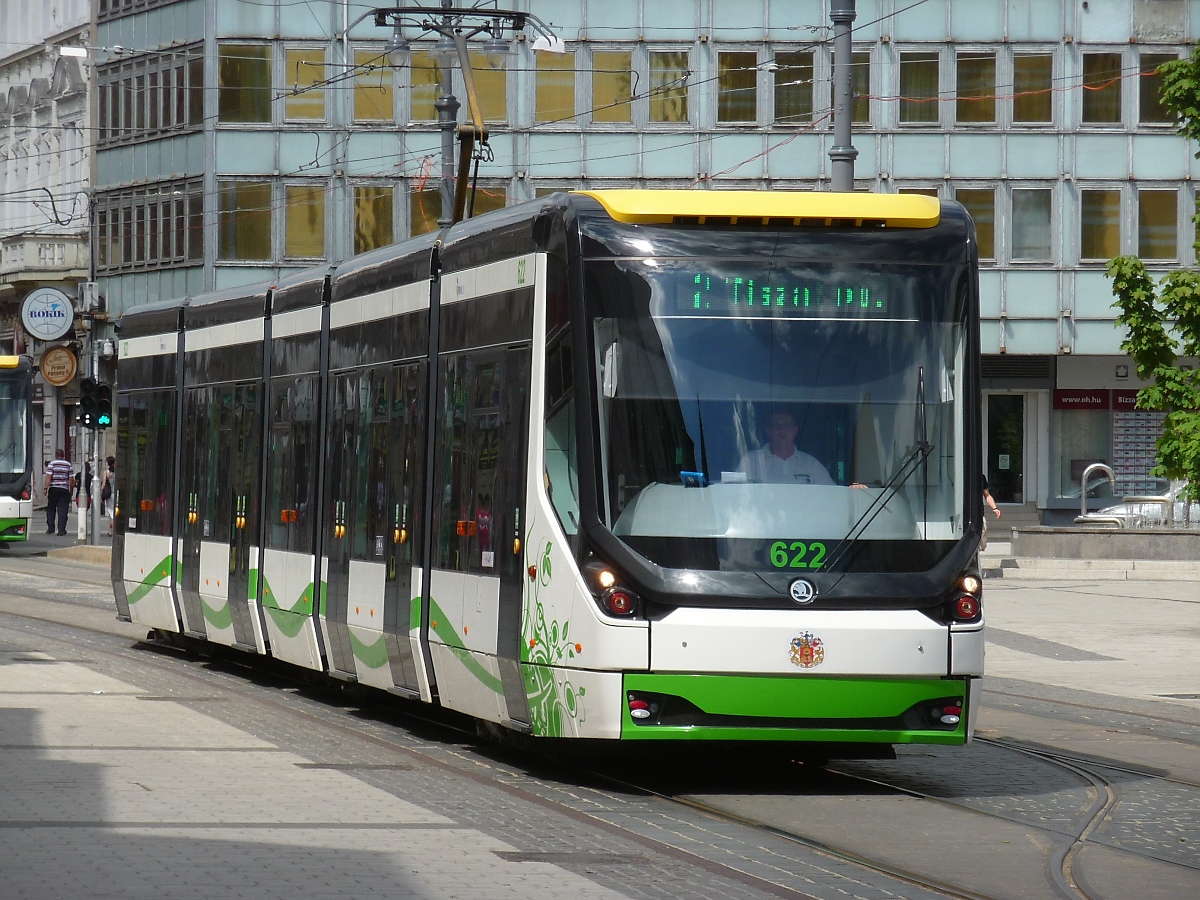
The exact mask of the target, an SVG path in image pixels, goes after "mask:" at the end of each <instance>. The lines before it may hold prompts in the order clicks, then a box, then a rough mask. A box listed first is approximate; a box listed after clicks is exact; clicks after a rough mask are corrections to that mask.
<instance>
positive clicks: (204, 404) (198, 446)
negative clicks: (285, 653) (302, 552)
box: [180, 384, 259, 647]
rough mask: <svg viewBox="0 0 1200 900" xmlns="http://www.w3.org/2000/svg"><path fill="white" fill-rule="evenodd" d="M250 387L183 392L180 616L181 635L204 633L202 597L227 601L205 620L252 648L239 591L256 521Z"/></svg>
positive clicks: (244, 588)
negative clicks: (183, 627) (184, 630)
mask: <svg viewBox="0 0 1200 900" xmlns="http://www.w3.org/2000/svg"><path fill="white" fill-rule="evenodd" d="M258 395H259V390H258V387H257V386H256V385H252V384H243V385H235V384H223V385H217V386H214V387H204V388H196V389H193V390H191V391H189V393H188V398H187V401H186V407H185V408H186V415H187V420H186V424H185V428H184V441H185V445H184V453H185V456H184V491H183V493H184V505H185V510H184V524H183V568H182V572H181V573H180V581H181V584H182V587H183V591H182V594H183V598H182V599H183V606H184V615H185V618H186V620H187V627H188V630H190V631H193V632H197V633H207V632H209V631H211V630H212V629H209V628H207V627H206V626H205V623H204V606H205V605H206V604H205V603H204V602H203V601H202V600H201V598H200V594H201V593H204V594H205V595H207V596H209V597H210V598H211V599H210V600H209V601H208V603H207V605H208V606H210V607H213V605H214V603H217V602H219V601H217V600H216V599H215V598H217V597H227V598H228V600H227V604H228V606H227V608H228V614H229V622H228V623H226V622H225V621H224V611H223V610H221V609H220V608H213V609H212V611H211V612H210V615H211V616H212V617H213V620H214V622H215V623H216V624H215V625H214V627H215V628H216V629H218V630H221V629H224V628H229V627H232V630H233V633H232V638H233V641H234V642H235V643H237V644H242V645H244V646H248V647H255V646H256V641H255V636H254V635H255V631H254V625H253V623H252V621H251V615H252V613H251V611H250V604H249V600H248V599H247V592H248V590H249V580H250V567H251V559H250V544H251V541H252V536H253V534H254V528H255V523H256V522H257V517H258V501H259V498H258V489H257V487H258V482H257V479H258V465H259V454H258V441H259V427H258V415H259V410H258V400H259V396H258Z"/></svg>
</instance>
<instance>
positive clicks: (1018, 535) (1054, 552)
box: [1012, 525, 1200, 563]
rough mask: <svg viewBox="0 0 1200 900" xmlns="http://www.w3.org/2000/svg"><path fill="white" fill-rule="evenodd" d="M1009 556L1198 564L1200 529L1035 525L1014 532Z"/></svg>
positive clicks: (1199, 559)
mask: <svg viewBox="0 0 1200 900" xmlns="http://www.w3.org/2000/svg"><path fill="white" fill-rule="evenodd" d="M1012 555H1013V556H1015V557H1018V558H1022V559H1025V558H1028V559H1078V560H1097V561H1099V560H1128V559H1147V560H1166V561H1172V562H1193V563H1200V528H1188V529H1183V528H1176V529H1172V530H1170V531H1167V530H1162V531H1149V530H1139V531H1134V530H1132V529H1118V528H1086V527H1083V526H1078V525H1077V526H1075V527H1072V528H1053V527H1050V526H1045V525H1038V526H1033V527H1030V528H1022V529H1020V530H1014V531H1013V536H1012Z"/></svg>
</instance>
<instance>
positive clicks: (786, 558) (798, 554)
mask: <svg viewBox="0 0 1200 900" xmlns="http://www.w3.org/2000/svg"><path fill="white" fill-rule="evenodd" d="M825 552H826V551H825V545H824V544H822V543H821V542H820V541H812V542H811V543H805V542H804V541H792V542H791V543H789V542H787V541H776V542H775V543H773V544H772V545H771V565H773V566H774V567H775V568H777V569H819V568H821V562H822V561H823V560H824V559H825Z"/></svg>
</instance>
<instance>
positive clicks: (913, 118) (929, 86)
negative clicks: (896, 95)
mask: <svg viewBox="0 0 1200 900" xmlns="http://www.w3.org/2000/svg"><path fill="white" fill-rule="evenodd" d="M900 121H901V122H913V123H922V122H937V121H938V54H937V53H901V54H900Z"/></svg>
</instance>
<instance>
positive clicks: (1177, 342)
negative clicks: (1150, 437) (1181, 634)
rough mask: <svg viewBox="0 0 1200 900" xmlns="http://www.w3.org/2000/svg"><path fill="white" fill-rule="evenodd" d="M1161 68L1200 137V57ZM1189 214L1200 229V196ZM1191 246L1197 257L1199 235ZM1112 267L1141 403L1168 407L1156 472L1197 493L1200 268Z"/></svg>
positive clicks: (1168, 95)
mask: <svg viewBox="0 0 1200 900" xmlns="http://www.w3.org/2000/svg"><path fill="white" fill-rule="evenodd" d="M1158 74H1159V75H1161V76H1162V80H1163V87H1162V91H1161V93H1160V95H1159V96H1160V100H1161V102H1162V104H1163V105H1164V106H1165V107H1166V108H1167V109H1169V110H1170V111H1171V112H1172V113H1173V114H1174V115H1175V116H1176V121H1177V122H1178V130H1179V133H1180V134H1182V135H1183V136H1184V137H1187V138H1189V139H1191V140H1196V141H1200V57H1198V56H1193V57H1192V58H1190V59H1181V60H1176V61H1174V62H1169V63H1166V64H1165V65H1163V66H1161V67H1159V69H1158ZM1196 156H1197V158H1200V152H1197V153H1196ZM1192 221H1193V222H1195V223H1196V224H1197V229H1198V234H1200V201H1198V209H1197V212H1196V214H1195V215H1193V216H1192ZM1194 246H1195V248H1196V256H1197V258H1198V259H1200V237H1198V238H1197V241H1196V244H1195V245H1194ZM1107 274H1108V277H1109V278H1111V279H1112V282H1113V294H1114V295H1115V296H1116V298H1117V302H1116V303H1114V304H1113V306H1115V307H1117V308H1118V309H1119V310H1120V314H1119V315H1118V316H1117V324H1118V325H1124V326H1125V327H1126V328H1128V329H1129V333H1128V335H1127V336H1126V338H1125V340H1124V341H1123V342H1122V343H1121V349H1122V350H1124V351H1125V352H1126V353H1128V354H1129V355H1130V357H1131V358H1132V359H1133V361H1134V363H1135V364H1136V365H1137V374H1138V377H1139V378H1141V379H1143V380H1145V381H1149V382H1151V384H1149V385H1148V386H1147V387H1144V388H1142V389H1141V390H1140V391H1139V392H1138V396H1137V407H1138V409H1150V410H1158V411H1160V412H1165V413H1166V414H1167V416H1166V421H1165V422H1164V425H1163V433H1162V436H1161V437H1160V438H1159V439H1158V465H1157V466H1156V467H1155V469H1154V470H1153V472H1151V474H1152V475H1156V476H1165V477H1167V478H1170V479H1172V480H1183V481H1186V482H1187V483H1188V488H1187V493H1188V497H1189V498H1190V499H1192V500H1200V370H1198V369H1196V368H1194V367H1192V366H1189V365H1185V364H1184V362H1183V361H1184V360H1186V359H1189V358H1190V359H1192V360H1195V359H1196V358H1197V357H1200V272H1197V271H1196V270H1194V269H1179V270H1176V271H1173V272H1169V273H1167V274H1166V275H1164V276H1163V277H1162V278H1161V279H1158V280H1157V281H1156V280H1155V279H1154V278H1152V277H1151V276H1150V274H1149V273H1148V272H1147V271H1146V266H1145V264H1144V263H1143V262H1142V261H1141V260H1140V259H1138V257H1136V256H1119V257H1117V258H1116V259H1114V260H1111V261H1110V262H1109V264H1108V273H1107Z"/></svg>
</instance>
